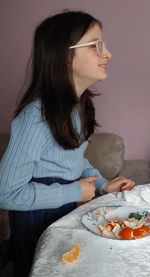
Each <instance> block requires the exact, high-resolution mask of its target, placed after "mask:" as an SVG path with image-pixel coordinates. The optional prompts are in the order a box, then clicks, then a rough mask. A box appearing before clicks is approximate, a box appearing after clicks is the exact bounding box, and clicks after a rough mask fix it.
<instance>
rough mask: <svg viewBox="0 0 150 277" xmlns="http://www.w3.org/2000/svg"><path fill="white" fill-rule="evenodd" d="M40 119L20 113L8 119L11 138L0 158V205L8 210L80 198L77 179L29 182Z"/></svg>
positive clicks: (39, 147)
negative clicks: (48, 184)
mask: <svg viewBox="0 0 150 277" xmlns="http://www.w3.org/2000/svg"><path fill="white" fill-rule="evenodd" d="M44 124H45V123H44V122H43V121H42V120H41V118H38V117H37V116H35V115H32V116H31V115H30V114H27V113H23V112H22V114H21V115H19V116H18V118H16V119H15V120H14V121H13V123H12V128H11V138H10V142H9V145H8V147H7V150H6V152H5V154H4V156H3V158H2V160H1V162H0V207H1V208H2V209H9V210H20V211H21V210H22V211H25V210H35V209H49V208H57V207H60V206H62V205H64V204H66V203H70V202H78V201H80V198H81V186H80V184H79V182H77V181H76V182H73V183H71V184H69V185H68V184H67V185H63V186H62V185H60V184H58V183H54V184H52V185H51V186H46V185H43V184H39V183H38V185H37V183H35V182H30V180H31V178H32V173H33V169H34V167H35V166H36V163H37V162H38V160H39V159H40V153H41V151H43V148H44V144H45V142H46V138H45V137H44V131H43V128H46V127H44Z"/></svg>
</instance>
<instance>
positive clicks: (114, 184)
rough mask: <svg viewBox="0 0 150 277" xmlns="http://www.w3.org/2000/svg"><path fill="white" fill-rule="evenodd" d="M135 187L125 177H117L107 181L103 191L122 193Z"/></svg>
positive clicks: (133, 183) (132, 182)
mask: <svg viewBox="0 0 150 277" xmlns="http://www.w3.org/2000/svg"><path fill="white" fill-rule="evenodd" d="M134 186H135V182H134V181H132V180H131V179H128V178H126V177H117V178H114V179H112V180H111V181H108V182H107V183H106V184H105V185H104V187H103V190H104V191H106V192H115V191H123V190H130V189H132V188H133V187H134Z"/></svg>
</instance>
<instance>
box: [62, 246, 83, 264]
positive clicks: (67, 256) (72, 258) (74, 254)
mask: <svg viewBox="0 0 150 277" xmlns="http://www.w3.org/2000/svg"><path fill="white" fill-rule="evenodd" d="M79 256H80V245H79V244H75V245H74V247H73V248H72V249H71V250H70V251H68V252H66V253H64V254H63V255H62V258H61V259H62V261H63V262H64V263H66V264H72V263H75V262H76V261H77V260H78V258H79Z"/></svg>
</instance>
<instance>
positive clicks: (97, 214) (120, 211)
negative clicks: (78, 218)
mask: <svg viewBox="0 0 150 277" xmlns="http://www.w3.org/2000/svg"><path fill="white" fill-rule="evenodd" d="M130 213H139V214H140V215H142V218H145V222H144V225H147V226H148V227H150V212H148V211H146V210H142V209H138V208H136V207H127V206H105V207H99V208H97V209H95V210H90V211H88V212H87V213H86V214H85V215H84V216H83V217H82V223H83V225H84V226H85V227H86V228H87V229H88V230H89V231H91V232H92V233H94V234H96V235H98V236H101V237H104V238H108V239H117V240H118V239H119V238H116V237H111V236H106V235H103V234H102V232H101V231H100V229H99V228H98V226H99V225H104V224H107V223H108V222H109V221H111V220H116V219H120V220H127V219H128V217H129V214H130ZM142 238H144V237H142Z"/></svg>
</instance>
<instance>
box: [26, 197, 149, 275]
mask: <svg viewBox="0 0 150 277" xmlns="http://www.w3.org/2000/svg"><path fill="white" fill-rule="evenodd" d="M111 205H112V206H114V205H126V206H131V204H129V203H127V202H125V201H123V199H122V196H121V194H116V193H110V194H107V195H104V196H101V197H99V198H96V199H94V200H92V201H90V202H88V203H86V204H84V205H82V206H80V207H79V208H77V209H76V210H74V211H73V212H71V213H70V214H68V215H67V216H65V217H63V218H61V219H60V220H58V221H56V222H55V223H53V224H52V225H50V226H49V227H48V228H47V229H46V230H45V232H44V233H43V234H42V236H41V237H40V239H39V242H38V244H37V248H36V253H35V258H34V262H33V266H32V270H31V273H30V277H54V276H57V277H84V276H86V277H110V276H111V277H112V276H113V277H142V276H147V277H150V237H146V238H143V239H138V240H132V241H131V240H130V241H123V240H113V239H107V238H102V237H100V236H97V235H95V234H93V233H91V232H90V231H88V230H87V229H86V228H85V227H84V226H83V225H82V222H81V219H82V216H83V215H84V214H85V213H86V212H87V211H89V210H91V209H95V208H98V207H100V206H111ZM136 206H137V207H143V208H144V209H145V208H146V209H147V210H150V205H149V204H145V205H144V204H142V203H140V204H138V205H136ZM75 243H79V244H80V247H81V252H80V259H79V260H78V262H77V263H74V264H72V265H67V264H63V263H62V262H61V256H62V254H63V253H64V252H66V251H69V250H70V249H71V248H72V247H73V246H74V244H75Z"/></svg>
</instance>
